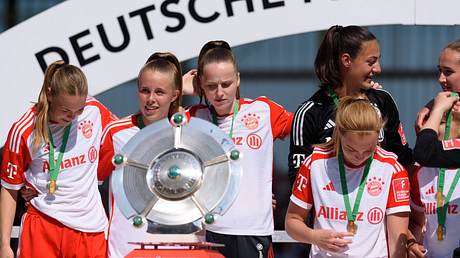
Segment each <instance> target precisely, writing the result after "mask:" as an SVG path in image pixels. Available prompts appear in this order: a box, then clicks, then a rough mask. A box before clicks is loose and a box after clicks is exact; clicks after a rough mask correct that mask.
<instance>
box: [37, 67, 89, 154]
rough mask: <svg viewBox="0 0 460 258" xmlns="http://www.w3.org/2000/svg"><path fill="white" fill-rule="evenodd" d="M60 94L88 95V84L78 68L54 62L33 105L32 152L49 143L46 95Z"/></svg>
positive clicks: (48, 69) (48, 107) (47, 70)
mask: <svg viewBox="0 0 460 258" xmlns="http://www.w3.org/2000/svg"><path fill="white" fill-rule="evenodd" d="M62 93H64V94H67V95H70V96H86V95H88V82H87V80H86V77H85V75H84V74H83V72H82V71H81V70H80V69H79V68H78V67H76V66H73V65H70V64H66V63H65V62H64V61H56V62H54V63H52V64H50V65H49V66H48V68H47V69H46V71H45V78H44V80H43V85H42V88H41V90H40V94H39V96H38V102H37V103H36V104H35V109H36V118H35V122H34V133H35V137H34V140H33V143H32V152H35V151H37V149H38V147H39V146H40V144H41V143H42V142H44V143H48V142H49V137H48V130H49V129H48V120H49V116H48V112H49V109H50V102H49V100H48V95H49V96H52V97H56V96H59V95H60V94H62Z"/></svg>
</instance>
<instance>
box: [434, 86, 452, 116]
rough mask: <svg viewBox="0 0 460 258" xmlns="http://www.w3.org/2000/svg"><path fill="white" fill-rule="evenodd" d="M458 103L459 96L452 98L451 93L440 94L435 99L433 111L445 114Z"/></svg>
mask: <svg viewBox="0 0 460 258" xmlns="http://www.w3.org/2000/svg"><path fill="white" fill-rule="evenodd" d="M456 102H458V95H456V96H452V93H451V92H450V91H443V92H440V93H438V95H437V96H436V97H435V98H434V104H433V110H436V111H439V112H442V113H444V112H446V111H448V110H450V109H452V107H453V106H454V104H455V103H456Z"/></svg>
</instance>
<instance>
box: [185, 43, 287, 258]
mask: <svg viewBox="0 0 460 258" xmlns="http://www.w3.org/2000/svg"><path fill="white" fill-rule="evenodd" d="M196 81H197V82H198V86H199V87H200V89H201V97H202V98H204V99H205V104H199V105H195V106H193V107H192V108H190V110H189V112H190V115H191V116H195V117H199V118H202V119H205V120H208V121H211V122H213V123H214V124H216V125H217V126H218V127H219V128H221V129H222V130H224V131H225V132H227V133H228V135H229V137H230V138H232V140H233V143H234V144H235V145H236V147H237V148H238V149H239V150H240V151H241V153H242V155H243V159H241V161H242V163H241V164H242V167H243V170H244V173H243V175H242V178H241V185H240V188H239V193H238V196H237V198H236V200H235V201H234V202H233V204H232V206H231V207H230V208H229V210H228V211H227V212H226V213H225V214H224V215H223V216H221V217H218V218H216V221H215V222H214V223H213V224H210V225H206V230H207V232H206V240H207V241H209V242H214V243H222V244H225V247H224V248H220V249H219V251H220V252H221V253H222V254H224V256H225V257H228V258H258V257H272V256H273V250H272V239H271V235H272V234H273V233H274V223H273V208H272V180H273V178H272V175H273V142H274V140H275V139H279V138H283V137H284V136H286V135H287V134H289V132H290V129H291V122H292V113H290V112H288V111H286V110H285V109H284V108H283V107H282V106H280V105H278V104H276V103H275V102H273V101H271V100H269V99H268V98H266V97H259V98H256V99H246V98H240V94H239V87H240V74H239V72H238V67H237V63H236V59H235V56H234V55H233V53H232V50H231V48H230V45H229V44H228V43H227V42H225V41H219V40H217V41H210V42H208V43H206V44H205V45H204V46H203V48H202V49H201V51H200V55H199V57H198V70H197V77H196Z"/></svg>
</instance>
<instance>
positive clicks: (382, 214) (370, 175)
mask: <svg viewBox="0 0 460 258" xmlns="http://www.w3.org/2000/svg"><path fill="white" fill-rule="evenodd" d="M335 121H336V127H335V129H334V132H333V137H332V140H331V141H330V142H328V143H326V144H322V145H319V146H317V147H315V149H314V150H313V153H312V154H311V155H310V156H309V157H308V158H307V159H306V160H305V161H304V163H303V164H302V166H301V167H300V170H299V173H298V175H297V179H296V181H295V184H294V187H293V189H292V196H291V201H290V204H289V207H288V210H287V214H286V221H285V227H286V231H287V233H288V234H289V235H290V236H291V237H292V238H294V239H295V240H297V241H299V242H303V243H309V244H312V249H311V252H310V257H345V256H346V257H405V255H406V249H405V244H406V243H405V239H406V234H407V226H408V221H409V212H410V208H409V179H408V176H407V172H406V170H405V169H404V167H403V166H402V165H401V164H399V163H398V162H397V157H396V155H394V154H393V153H391V152H387V151H385V150H383V149H382V148H380V147H379V146H378V135H379V131H380V129H381V128H382V127H383V121H382V119H381V118H380V116H379V115H378V114H377V112H376V110H375V108H374V107H373V106H372V104H371V103H370V102H369V101H368V100H367V99H365V98H362V97H344V98H342V99H340V103H339V106H338V110H337V113H336V119H335ZM311 212H313V217H314V225H313V227H312V228H311V227H309V226H307V225H306V224H305V222H304V221H305V219H306V218H307V217H308V216H309V215H310V213H311Z"/></svg>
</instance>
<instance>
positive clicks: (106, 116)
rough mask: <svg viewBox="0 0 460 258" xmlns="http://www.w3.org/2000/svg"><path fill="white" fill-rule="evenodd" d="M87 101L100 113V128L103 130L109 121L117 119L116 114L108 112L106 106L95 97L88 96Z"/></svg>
mask: <svg viewBox="0 0 460 258" xmlns="http://www.w3.org/2000/svg"><path fill="white" fill-rule="evenodd" d="M87 103H90V104H92V105H94V106H96V107H97V108H98V109H99V112H100V114H101V123H102V130H104V129H105V128H106V127H107V125H108V124H109V123H110V122H112V121H115V120H117V119H118V117H117V116H116V115H114V114H112V112H110V110H109V109H108V108H107V107H106V106H104V105H103V104H102V103H101V102H99V101H98V100H96V99H95V98H93V97H90V98H89V99H88V100H87Z"/></svg>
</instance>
